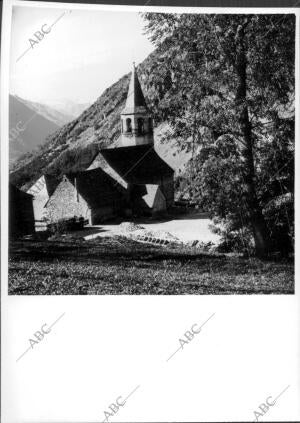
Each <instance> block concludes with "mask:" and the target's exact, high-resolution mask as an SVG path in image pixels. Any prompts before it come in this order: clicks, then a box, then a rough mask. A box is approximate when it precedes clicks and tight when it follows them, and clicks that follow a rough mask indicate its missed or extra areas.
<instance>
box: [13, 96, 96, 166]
mask: <svg viewBox="0 0 300 423" xmlns="http://www.w3.org/2000/svg"><path fill="white" fill-rule="evenodd" d="M86 107H88V104H75V103H74V102H71V101H66V102H60V103H56V107H52V106H49V105H46V104H41V103H38V102H34V101H30V100H25V99H23V98H21V97H19V96H17V95H10V96H9V147H10V148H9V161H10V164H12V163H14V162H15V161H16V160H17V159H18V158H19V157H21V156H22V155H24V154H26V153H31V152H32V151H34V150H35V149H36V148H37V147H39V146H41V145H43V144H44V143H45V141H46V138H47V137H48V136H49V135H50V134H52V133H53V132H55V131H57V130H58V129H59V128H60V127H62V126H63V125H65V124H66V123H68V122H70V121H72V120H73V119H74V118H76V117H77V116H78V115H80V114H81V113H82V111H83V110H84V109H85V108H86ZM66 110H67V111H69V112H70V114H68V113H66V112H65V111H66Z"/></svg>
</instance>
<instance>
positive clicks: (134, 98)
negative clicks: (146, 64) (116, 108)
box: [122, 62, 148, 115]
mask: <svg viewBox="0 0 300 423" xmlns="http://www.w3.org/2000/svg"><path fill="white" fill-rule="evenodd" d="M145 112H148V107H147V103H146V100H145V97H144V94H143V91H142V88H141V84H140V81H139V79H138V76H137V72H136V67H135V63H134V62H133V69H132V73H131V79H130V83H129V89H128V94H127V100H126V104H125V107H124V109H123V111H122V115H123V114H126V115H127V114H133V113H145Z"/></svg>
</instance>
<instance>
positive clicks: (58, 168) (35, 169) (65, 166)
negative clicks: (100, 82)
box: [10, 51, 191, 189]
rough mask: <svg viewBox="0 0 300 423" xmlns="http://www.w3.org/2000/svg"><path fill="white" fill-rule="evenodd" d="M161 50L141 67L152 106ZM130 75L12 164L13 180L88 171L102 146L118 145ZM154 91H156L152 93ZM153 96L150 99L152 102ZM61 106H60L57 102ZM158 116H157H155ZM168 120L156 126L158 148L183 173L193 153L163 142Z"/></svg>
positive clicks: (22, 181)
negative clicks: (153, 73) (151, 82)
mask: <svg viewBox="0 0 300 423" xmlns="http://www.w3.org/2000/svg"><path fill="white" fill-rule="evenodd" d="M160 56H161V53H159V52H157V51H154V52H153V53H151V54H150V55H149V56H148V57H147V58H146V59H145V60H144V62H142V63H141V64H140V65H139V66H138V68H137V71H138V75H139V79H140V82H141V85H142V89H143V91H144V93H145V96H146V99H147V100H148V104H149V107H150V109H152V110H153V109H154V105H153V104H151V92H150V91H149V90H151V89H152V88H151V87H149V86H148V87H147V81H148V76H149V69H151V67H153V64H156V63H157V64H158V65H159V63H160V61H161V60H162V59H161V57H160ZM129 77H130V74H126V75H124V76H123V77H122V78H121V79H119V80H118V81H117V82H116V83H114V84H113V85H112V86H110V87H109V88H107V89H106V90H105V91H104V92H103V93H102V95H101V96H100V97H99V98H98V99H97V100H96V101H95V102H94V103H93V104H92V105H90V106H89V107H88V108H87V109H85V110H84V111H83V113H82V114H81V115H80V116H79V117H77V118H76V119H74V120H72V121H71V122H68V123H67V124H65V125H64V126H63V127H61V128H59V129H57V130H56V132H54V133H52V134H51V135H50V136H49V137H48V138H47V141H46V142H45V143H44V144H43V145H42V146H41V147H40V148H39V149H38V151H36V152H34V153H29V154H26V155H23V156H22V157H20V158H19V159H18V160H17V161H16V162H15V163H13V165H12V166H11V174H10V180H11V182H12V183H13V184H15V185H17V186H18V187H20V188H23V189H27V188H28V187H29V186H30V185H31V184H32V183H33V182H34V181H35V180H37V179H38V178H39V177H40V176H42V175H43V174H45V173H48V174H51V175H53V176H55V177H56V178H61V177H62V175H63V174H64V173H68V172H76V171H80V170H84V168H85V166H86V164H87V163H89V161H90V159H91V157H92V156H93V155H94V154H95V152H96V151H98V150H99V149H101V148H105V147H108V146H114V145H116V143H117V140H118V137H119V135H120V112H121V110H122V108H123V107H124V104H125V100H126V96H127V90H128V84H129ZM152 94H153V92H152ZM149 99H150V101H149ZM56 107H57V105H56ZM155 117H156V116H155V115H154V118H155ZM167 128H168V123H167V122H166V121H163V120H161V119H160V120H159V119H157V123H156V127H155V128H154V138H155V149H156V151H157V152H158V154H159V155H160V156H161V157H162V158H163V159H164V160H165V161H166V162H167V163H168V164H169V165H170V166H171V167H172V168H173V169H174V170H175V174H179V173H180V172H181V171H182V170H183V169H184V167H185V164H186V163H187V162H188V161H189V160H190V158H191V153H186V152H185V151H179V150H178V147H177V146H176V140H171V141H168V143H165V142H163V141H162V139H163V133H164V131H165V130H166V129H167Z"/></svg>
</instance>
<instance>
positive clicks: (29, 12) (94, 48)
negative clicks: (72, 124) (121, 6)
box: [10, 6, 154, 104]
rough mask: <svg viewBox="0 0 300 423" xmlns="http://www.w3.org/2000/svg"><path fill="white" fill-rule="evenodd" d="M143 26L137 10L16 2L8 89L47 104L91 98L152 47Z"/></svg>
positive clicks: (125, 71)
mask: <svg viewBox="0 0 300 423" xmlns="http://www.w3.org/2000/svg"><path fill="white" fill-rule="evenodd" d="M143 26H144V23H143V20H142V17H141V16H140V15H139V14H138V13H137V12H135V11H124V12H123V11H122V12H121V11H108V10H107V11H104V10H97V11H95V10H93V11H91V10H89V11H87V10H70V11H68V10H66V9H57V8H41V7H22V6H15V7H14V8H13V15H12V29H11V54H10V93H11V94H14V95H18V96H19V97H22V98H25V99H28V100H32V101H38V102H42V103H45V104H47V103H48V104H50V103H53V102H61V101H63V102H64V101H66V100H69V101H73V102H76V103H90V102H93V101H95V100H96V99H97V98H98V97H99V96H100V95H101V94H102V92H103V91H104V90H105V89H106V88H107V87H109V86H110V85H111V84H113V83H114V82H116V81H117V80H118V79H119V78H121V77H122V76H123V75H124V74H125V73H128V72H130V71H131V69H132V62H133V61H135V63H136V64H139V63H140V62H142V61H143V60H144V59H145V58H146V57H147V56H148V55H149V54H150V53H151V51H153V49H154V47H153V45H152V44H151V43H150V41H149V40H148V39H147V37H146V36H145V35H143ZM42 29H43V30H44V33H45V35H44V37H43V38H42V36H41V35H40V34H37V37H36V36H35V35H34V34H35V33H36V32H37V31H40V33H41V32H42ZM39 38H40V40H39ZM25 52H26V53H25ZM23 53H25V54H23Z"/></svg>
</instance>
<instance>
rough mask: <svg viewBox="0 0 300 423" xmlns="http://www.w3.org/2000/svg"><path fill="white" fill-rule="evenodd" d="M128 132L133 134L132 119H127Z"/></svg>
mask: <svg viewBox="0 0 300 423" xmlns="http://www.w3.org/2000/svg"><path fill="white" fill-rule="evenodd" d="M126 132H132V127H131V119H130V118H127V119H126Z"/></svg>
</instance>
